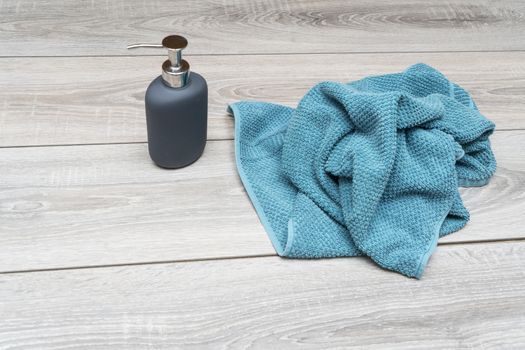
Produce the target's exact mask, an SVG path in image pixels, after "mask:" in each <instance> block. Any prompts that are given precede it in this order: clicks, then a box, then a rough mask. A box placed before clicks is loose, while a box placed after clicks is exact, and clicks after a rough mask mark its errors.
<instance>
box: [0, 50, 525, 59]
mask: <svg viewBox="0 0 525 350" xmlns="http://www.w3.org/2000/svg"><path fill="white" fill-rule="evenodd" d="M504 52H525V50H523V49H510V50H457V51H454V50H437V51H430V50H422V51H340V52H338V51H326V52H311V51H305V52H247V53H194V54H191V53H188V54H186V55H185V56H186V57H198V56H204V57H205V56H294V55H305V54H308V55H375V54H378V55H381V54H407V53H408V54H409V53H415V54H417V53H421V54H433V53H438V54H442V53H451V54H452V53H504ZM81 57H86V58H89V57H92V58H94V57H108V58H112V57H165V55H160V54H142V55H141V54H133V55H130V54H123V55H115V54H113V55H102V54H100V55H33V56H31V55H27V56H26V55H0V58H81Z"/></svg>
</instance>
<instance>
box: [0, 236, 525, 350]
mask: <svg viewBox="0 0 525 350" xmlns="http://www.w3.org/2000/svg"><path fill="white" fill-rule="evenodd" d="M524 271H525V243H523V242H522V243H495V244H470V245H459V246H446V247H439V248H438V250H437V252H436V254H435V255H434V256H433V257H432V258H431V260H430V263H429V266H428V268H427V270H426V271H425V275H424V276H423V279H422V280H420V281H417V280H414V279H408V278H406V277H403V276H400V275H398V274H395V273H392V272H387V271H383V270H381V269H379V268H378V267H377V266H375V265H373V264H372V263H371V262H370V261H368V260H367V259H364V258H346V259H331V260H310V261H304V260H303V261H298V260H287V259H280V258H277V257H269V258H256V259H241V260H223V261H212V262H192V263H179V264H160V265H144V266H133V267H113V268H102V269H83V270H69V271H50V272H38V273H29V274H28V273H22V274H11V275H0V285H1V286H2V287H1V288H0V299H1V300H4V301H8V302H7V303H5V304H4V305H3V307H2V310H1V312H2V317H0V348H1V349H39V350H47V349H58V348H60V349H115V348H125V349H137V350H138V349H140V350H142V349H179V348H180V349H299V348H300V349H321V348H322V349H343V348H344V349H363V348H373V349H403V350H405V349H497V350H499V349H523V348H524V347H525V317H524V312H523V311H524V310H525V293H523V291H524V290H525V272H524Z"/></svg>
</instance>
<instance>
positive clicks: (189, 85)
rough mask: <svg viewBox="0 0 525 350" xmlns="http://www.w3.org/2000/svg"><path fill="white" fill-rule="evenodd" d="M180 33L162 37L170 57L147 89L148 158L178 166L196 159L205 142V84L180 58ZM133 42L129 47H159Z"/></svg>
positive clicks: (164, 165) (162, 163)
mask: <svg viewBox="0 0 525 350" xmlns="http://www.w3.org/2000/svg"><path fill="white" fill-rule="evenodd" d="M187 44H188V43H187V41H186V39H184V38H183V37H181V36H178V35H171V36H168V37H166V38H164V40H163V41H162V47H165V48H167V49H168V55H169V59H168V60H167V61H165V62H164V64H163V65H162V75H161V76H159V77H157V78H156V79H155V80H153V81H152V82H151V84H150V85H149V86H148V89H147V90H146V101H145V102H146V122H147V128H148V149H149V155H150V157H151V159H152V160H153V161H154V162H155V164H157V165H158V166H160V167H163V168H170V169H173V168H181V167H184V166H187V165H189V164H191V163H193V162H195V161H196V160H197V159H199V157H200V156H201V155H202V152H203V151H204V147H205V145H206V132H207V124H208V86H207V84H206V80H205V79H204V78H203V77H202V76H201V75H199V74H197V73H194V72H192V73H191V74H190V66H189V64H188V62H186V61H185V60H183V59H182V54H181V50H182V49H184V48H185V47H186V46H187ZM159 46H160V45H147V44H136V45H131V46H129V47H130V48H132V47H159Z"/></svg>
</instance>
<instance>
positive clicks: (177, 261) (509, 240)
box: [0, 237, 525, 275]
mask: <svg viewBox="0 0 525 350" xmlns="http://www.w3.org/2000/svg"><path fill="white" fill-rule="evenodd" d="M521 242H525V237H519V238H504V239H494V240H486V241H483V240H479V241H468V242H463V241H458V242H442V243H441V242H440V243H438V245H440V246H453V245H471V244H472V245H477V244H495V243H521ZM271 257H277V254H275V253H273V254H254V255H243V256H224V257H210V258H195V259H174V260H159V261H145V262H135V263H133V262H131V263H120V264H106V265H89V266H68V267H55V268H47V269H30V270H11V271H0V275H12V274H22V273H33V272H52V271H68V270H87V269H103V268H114V267H127V266H145V265H168V264H184V263H195V262H207V261H223V260H241V259H261V258H271ZM352 258H359V257H352ZM283 259H286V258H283ZM290 260H291V259H290Z"/></svg>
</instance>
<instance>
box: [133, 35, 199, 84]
mask: <svg viewBox="0 0 525 350" xmlns="http://www.w3.org/2000/svg"><path fill="white" fill-rule="evenodd" d="M186 46H188V41H187V40H186V38H184V37H182V36H180V35H170V36H167V37H165V38H164V39H163V40H162V45H160V44H144V43H139V44H131V45H128V49H135V48H166V49H168V60H167V61H165V62H164V63H163V64H162V79H163V81H164V83H165V84H166V85H168V86H170V87H175V88H180V87H184V86H185V85H186V83H187V82H188V78H189V74H190V65H189V63H188V62H186V61H185V60H183V59H182V50H183V49H185V48H186Z"/></svg>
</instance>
